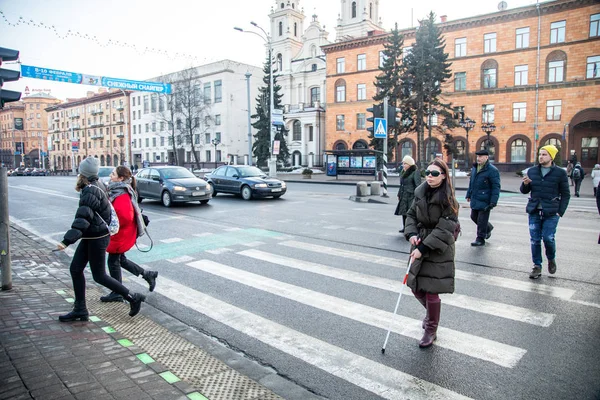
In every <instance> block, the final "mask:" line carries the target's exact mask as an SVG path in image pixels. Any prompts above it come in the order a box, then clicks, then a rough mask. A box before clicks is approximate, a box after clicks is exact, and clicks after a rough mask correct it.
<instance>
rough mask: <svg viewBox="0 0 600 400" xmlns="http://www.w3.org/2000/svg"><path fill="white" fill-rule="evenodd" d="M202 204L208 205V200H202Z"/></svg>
mask: <svg viewBox="0 0 600 400" xmlns="http://www.w3.org/2000/svg"><path fill="white" fill-rule="evenodd" d="M200 204H208V200H200Z"/></svg>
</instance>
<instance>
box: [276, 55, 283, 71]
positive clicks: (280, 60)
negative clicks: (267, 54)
mask: <svg viewBox="0 0 600 400" xmlns="http://www.w3.org/2000/svg"><path fill="white" fill-rule="evenodd" d="M281 71H283V56H282V55H281V53H279V54H277V72H279V73H281Z"/></svg>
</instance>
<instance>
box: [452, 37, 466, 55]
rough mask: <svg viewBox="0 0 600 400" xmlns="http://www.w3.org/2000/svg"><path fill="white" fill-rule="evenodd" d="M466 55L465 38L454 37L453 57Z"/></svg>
mask: <svg viewBox="0 0 600 400" xmlns="http://www.w3.org/2000/svg"><path fill="white" fill-rule="evenodd" d="M466 56H467V38H458V39H454V57H466Z"/></svg>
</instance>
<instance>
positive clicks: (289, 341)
mask: <svg viewBox="0 0 600 400" xmlns="http://www.w3.org/2000/svg"><path fill="white" fill-rule="evenodd" d="M8 179H9V180H8V181H9V209H10V216H11V221H12V222H13V223H16V224H18V225H21V226H23V227H24V228H27V229H29V230H30V231H32V232H33V233H35V234H37V235H39V236H40V237H42V238H44V239H46V240H49V241H52V242H56V241H58V240H60V239H61V238H62V235H63V234H64V232H65V231H66V230H67V229H68V227H69V225H70V223H71V221H72V218H73V215H74V212H75V208H76V205H77V193H76V192H75V191H74V190H73V185H74V179H73V178H72V177H9V178H8ZM353 192H354V188H353V187H349V186H341V185H323V184H320V185H316V184H307V183H289V184H288V192H287V193H286V195H285V196H283V197H282V198H281V199H279V200H272V199H265V200H253V201H249V202H246V201H243V200H242V199H240V198H236V197H233V196H229V195H219V196H217V197H216V198H214V199H212V200H211V201H210V202H209V204H207V205H199V204H187V205H182V206H176V207H173V208H170V209H166V208H164V207H162V206H161V205H160V204H159V203H158V202H151V201H144V203H142V205H143V207H144V209H145V211H146V212H147V214H148V215H149V216H150V219H151V223H150V226H149V230H150V233H151V235H152V238H153V240H154V248H153V250H152V251H151V252H149V253H140V252H138V251H137V250H135V249H134V250H132V251H131V252H130V253H129V254H128V255H129V256H130V257H131V258H132V259H134V260H136V261H138V262H140V263H141V264H143V265H145V266H147V267H148V268H150V269H155V270H158V271H160V276H159V279H158V285H157V288H156V291H155V292H154V293H153V294H151V295H150V296H149V297H148V301H149V302H150V303H151V304H152V305H154V306H156V307H157V308H159V309H161V310H163V311H165V312H167V313H169V314H171V315H173V316H175V317H176V318H178V319H180V320H182V321H184V322H185V323H187V324H188V325H190V326H193V327H195V328H197V329H198V330H200V331H202V332H205V333H206V334H207V335H210V336H211V337H213V338H215V339H216V340H218V341H220V342H221V343H224V344H225V345H227V346H229V347H231V348H234V349H237V350H238V351H240V352H242V353H244V354H246V355H247V356H248V357H251V358H253V359H256V360H259V361H260V362H262V363H264V364H265V365H269V366H271V367H272V368H274V369H275V370H277V371H278V372H279V373H280V374H281V375H284V376H286V377H288V378H289V379H290V380H292V381H294V382H296V383H297V384H300V385H302V386H304V387H306V388H308V389H310V390H311V391H313V392H314V393H315V394H317V395H320V396H323V397H325V398H331V399H361V400H362V399H381V398H386V399H399V398H410V399H413V398H440V399H441V398H444V399H445V398H465V397H466V398H477V399H508V398H511V399H513V398H514V399H517V398H522V399H525V398H526V399H572V398H581V399H592V398H598V396H600V363H598V358H599V356H600V336H599V335H598V332H600V268H598V267H599V266H600V262H599V261H598V260H599V259H600V245H598V244H597V240H598V232H599V230H600V227H599V224H598V221H599V219H600V218H599V216H598V212H597V209H596V208H595V205H594V203H593V199H582V198H580V199H573V201H572V204H571V206H570V208H569V210H568V212H567V215H566V216H565V218H563V219H562V220H561V221H560V224H559V228H558V233H557V243H558V256H557V264H558V272H557V273H556V275H554V276H552V277H550V276H548V275H547V273H546V272H545V271H544V276H543V277H542V278H541V279H540V280H537V281H530V280H529V279H528V273H529V270H530V268H531V260H530V259H531V257H530V250H529V235H528V228H527V219H526V216H525V213H524V207H525V201H526V198H525V196H521V195H518V194H505V195H503V197H502V198H501V201H500V203H499V206H498V207H497V208H496V209H495V210H494V211H493V212H492V218H491V222H492V223H493V224H494V225H495V226H496V229H495V230H494V234H493V236H492V238H491V239H490V240H489V241H488V244H487V245H486V246H485V247H483V248H471V246H470V245H469V243H470V242H471V241H472V240H473V239H474V238H475V236H474V235H475V226H474V224H473V223H472V222H470V220H469V218H468V216H469V210H468V208H462V210H461V224H462V227H463V236H462V237H461V238H459V240H458V242H457V256H456V260H457V273H456V277H457V279H456V293H455V294H453V295H447V296H443V306H442V317H441V321H440V326H441V327H440V329H439V331H438V340H437V342H436V345H434V346H433V347H432V348H431V349H429V350H420V349H419V348H418V339H419V338H420V336H421V334H422V330H421V328H420V324H421V320H422V318H423V316H424V310H423V308H422V306H421V305H420V304H419V303H418V302H417V301H416V300H415V299H413V298H412V296H411V295H407V293H406V292H405V293H404V295H403V297H402V301H401V304H400V309H399V312H398V315H397V316H394V315H393V314H392V311H393V308H394V305H395V302H396V299H397V296H398V291H399V289H400V282H401V279H402V278H403V275H404V272H405V268H406V261H407V253H408V250H409V247H408V244H407V242H406V241H405V240H404V239H403V237H401V236H400V234H399V233H398V228H399V226H400V219H399V218H398V217H395V216H393V211H394V206H395V205H394V204H392V203H393V202H391V203H390V204H372V203H356V202H352V201H349V200H348V197H349V195H351V194H354V193H353ZM457 195H458V197H459V198H461V197H462V196H464V193H460V192H459V193H457ZM463 205H464V206H466V203H464V202H463ZM142 242H143V243H147V239H143V240H142ZM72 247H73V246H72ZM68 250H69V251H70V252H72V250H73V249H71V248H70V249H68ZM544 268H546V266H545V265H544ZM127 284H128V285H130V286H131V287H132V288H137V289H141V288H144V287H145V286H144V282H143V281H142V280H141V279H139V278H135V277H130V278H129V280H128V282H127ZM137 285H139V287H138V286H137ZM390 327H391V329H392V334H391V336H390V340H389V342H388V345H387V349H386V353H385V355H382V354H381V347H382V345H383V341H384V338H385V333H386V331H387V329H388V328H390Z"/></svg>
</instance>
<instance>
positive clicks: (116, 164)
mask: <svg viewBox="0 0 600 400" xmlns="http://www.w3.org/2000/svg"><path fill="white" fill-rule="evenodd" d="M114 159H115V164H114V165H115V167H116V166H118V165H121V164H123V163H122V162H121V163H119V157H117V155H116V154H115V156H114Z"/></svg>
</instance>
